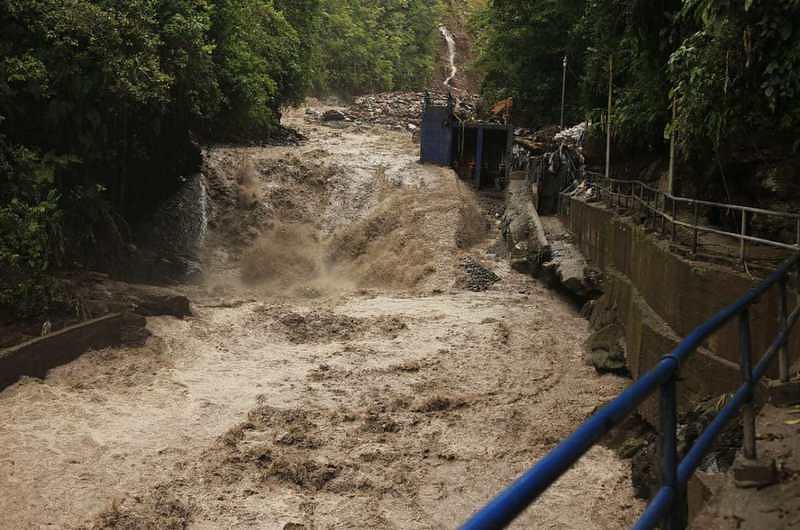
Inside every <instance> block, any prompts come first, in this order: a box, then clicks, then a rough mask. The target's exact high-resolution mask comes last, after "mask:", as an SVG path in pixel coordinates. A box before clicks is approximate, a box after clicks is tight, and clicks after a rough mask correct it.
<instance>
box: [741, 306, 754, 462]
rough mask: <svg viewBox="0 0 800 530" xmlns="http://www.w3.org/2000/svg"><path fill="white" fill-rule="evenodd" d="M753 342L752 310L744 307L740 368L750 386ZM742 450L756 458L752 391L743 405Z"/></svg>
mask: <svg viewBox="0 0 800 530" xmlns="http://www.w3.org/2000/svg"><path fill="white" fill-rule="evenodd" d="M751 355H752V343H751V341H750V310H749V309H744V310H743V311H742V312H741V313H740V314H739V370H740V371H741V373H742V381H743V383H744V385H745V386H746V387H748V388H752V386H753V367H752V359H751ZM742 431H743V439H744V440H743V442H742V451H743V453H744V456H745V458H749V459H751V460H754V459H755V458H756V415H755V411H754V410H753V396H752V393H751V394H750V395H749V396H748V397H747V399H746V400H745V403H744V406H743V407H742Z"/></svg>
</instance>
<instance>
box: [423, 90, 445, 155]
mask: <svg viewBox="0 0 800 530" xmlns="http://www.w3.org/2000/svg"><path fill="white" fill-rule="evenodd" d="M452 115H453V98H452V96H448V98H447V105H444V106H441V105H440V106H437V105H434V104H433V100H432V99H431V96H430V94H428V93H426V94H425V100H424V101H423V109H422V130H421V132H420V161H422V162H427V163H431V164H437V165H440V166H449V165H450V164H452V163H453V124H452Z"/></svg>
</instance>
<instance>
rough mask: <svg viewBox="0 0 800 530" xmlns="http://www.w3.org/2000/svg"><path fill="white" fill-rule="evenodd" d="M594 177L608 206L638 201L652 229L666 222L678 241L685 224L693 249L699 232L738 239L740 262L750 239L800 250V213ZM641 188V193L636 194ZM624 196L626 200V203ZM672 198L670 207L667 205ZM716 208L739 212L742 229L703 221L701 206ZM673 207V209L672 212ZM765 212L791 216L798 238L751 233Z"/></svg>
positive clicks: (593, 180)
mask: <svg viewBox="0 0 800 530" xmlns="http://www.w3.org/2000/svg"><path fill="white" fill-rule="evenodd" d="M589 176H590V178H592V185H593V186H595V187H596V188H597V189H599V190H600V192H601V196H605V197H606V198H607V199H608V201H609V205H610V206H612V207H614V206H624V207H627V208H630V207H631V203H632V202H634V201H635V203H636V204H637V205H638V206H639V207H640V208H643V209H645V210H646V211H647V213H648V218H647V222H648V223H651V224H652V226H653V228H654V229H655V228H657V223H658V222H660V223H661V229H662V231H665V230H664V229H665V225H666V224H667V223H669V224H670V225H671V228H672V230H671V236H672V239H673V240H675V239H676V238H677V228H678V227H683V228H686V229H688V230H689V231H691V232H692V235H693V237H692V249H693V252H695V253H696V252H697V247H698V239H699V237H698V236H699V233H700V232H705V233H712V234H717V235H721V236H725V237H730V238H732V239H735V240H737V241H738V242H739V259H740V261H741V262H745V261H746V252H747V246H746V243H747V242H751V243H758V244H762V245H767V246H771V247H775V248H780V249H786V250H794V251H797V250H800V214H796V213H788V212H778V211H775V210H764V209H762V208H754V207H752V206H741V205H737V204H728V203H719V202H711V201H704V200H700V199H690V198H687V197H678V196H675V195H672V194H670V193H667V192H664V191H661V190H659V189H657V188H654V187H652V186H648V185H647V184H645V183H643V182H641V181H638V180H619V179H613V178H612V179H606V178H605V177H604V176H602V175H599V174H594V173H590V174H589ZM637 191H638V193H637ZM622 199H625V204H624V205H623V203H622ZM668 201H669V203H670V205H671V209H668V208H667V202H668ZM679 204H684V205H687V206H688V207H690V209H691V215H692V217H693V222H687V221H681V220H680V219H679V218H678V205H679ZM701 206H703V207H707V208H717V209H720V210H726V211H737V212H739V214H740V215H739V221H738V223H739V230H738V231H737V232H730V231H727V230H722V229H720V228H714V227H711V226H707V225H702V224H700V219H699V214H700V207H701ZM670 210H671V211H670ZM754 215H764V216H768V217H775V218H783V219H791V220H793V224H794V232H795V241H794V242H792V243H787V242H784V241H775V240H772V239H768V238H765V237H757V236H754V235H752V234H748V226H749V224H748V223H749V222H750V221H752V216H754Z"/></svg>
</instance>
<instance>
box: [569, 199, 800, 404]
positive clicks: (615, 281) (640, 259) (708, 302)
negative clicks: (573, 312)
mask: <svg viewBox="0 0 800 530" xmlns="http://www.w3.org/2000/svg"><path fill="white" fill-rule="evenodd" d="M565 222H566V223H567V224H568V226H569V228H570V231H571V232H572V233H573V234H574V237H575V244H576V245H577V246H578V247H579V248H580V250H581V252H583V254H584V255H585V256H586V258H587V259H588V260H589V261H590V262H592V263H593V264H594V266H596V267H597V268H599V269H601V270H603V271H604V273H605V276H606V284H605V287H604V291H605V293H606V296H604V298H603V299H602V300H600V301H599V302H598V304H599V306H600V307H598V308H597V309H599V310H600V311H612V312H615V313H616V315H617V317H618V318H619V320H620V322H621V323H622V324H623V326H624V328H625V335H626V342H627V347H628V351H627V355H628V364H629V367H630V370H631V373H632V375H633V376H634V377H638V376H640V375H642V374H644V373H645V372H646V371H647V370H649V369H650V368H652V367H653V366H654V365H655V364H656V363H657V362H658V360H659V359H660V357H661V356H662V355H664V354H665V353H668V352H669V351H670V350H671V349H672V348H673V347H674V346H675V345H676V344H677V341H678V340H679V337H683V336H686V335H687V334H688V333H689V332H691V331H692V330H693V329H694V328H695V327H697V326H698V325H700V324H702V323H703V322H704V321H706V320H707V319H708V318H709V317H711V316H712V315H714V314H715V313H717V312H718V311H719V310H721V309H722V308H724V307H725V306H727V305H729V304H731V303H732V302H734V301H735V300H737V299H738V298H739V297H741V296H742V295H743V294H745V293H746V292H747V291H748V290H749V289H751V288H753V287H754V286H755V285H756V283H757V282H756V281H755V280H751V279H750V278H748V277H746V276H744V275H743V274H740V273H737V272H735V271H731V270H728V269H724V268H722V267H719V266H715V265H709V264H705V263H694V262H691V261H689V260H686V259H684V258H682V257H680V256H677V255H676V254H674V253H672V252H671V251H670V250H669V246H668V245H669V244H668V242H666V241H663V240H661V239H659V238H658V236H654V235H652V234H648V233H647V232H646V231H645V229H644V228H643V227H642V226H640V225H637V224H634V223H633V222H632V221H631V220H630V219H627V218H620V217H617V216H615V215H614V214H613V212H610V211H608V210H606V209H605V208H603V207H602V206H599V205H596V204H587V203H585V202H582V201H578V200H574V199H573V200H571V204H570V208H569V213H568V214H567V219H566V220H565ZM791 298H793V297H792V296H791V295H790V304H791V303H792V300H791ZM778 303H779V301H778V292H777V290H776V289H773V290H772V291H771V292H769V293H768V294H767V295H765V296H764V297H763V299H762V300H761V301H760V302H759V303H758V304H757V305H755V306H754V307H753V308H752V309H751V322H752V339H753V351H754V357H755V358H756V359H758V358H760V357H761V355H762V354H763V352H764V351H766V349H767V348H768V346H769V344H770V342H771V341H772V340H773V339H774V337H775V334H776V333H777V327H778V324H777V311H778ZM790 350H791V352H793V361H796V360H797V359H798V353H800V334H798V333H794V334H793V335H792V337H791V343H790ZM738 363H739V336H738V328H737V323H736V322H731V323H729V324H727V325H726V326H725V327H723V328H722V329H720V330H719V331H718V332H717V333H716V334H714V336H713V337H711V339H710V340H709V341H708V343H707V344H706V345H705V348H704V349H703V350H701V351H700V352H698V354H697V355H695V356H694V357H693V358H692V360H691V361H689V363H688V365H687V366H685V367H684V368H683V369H682V372H681V373H682V379H683V380H682V382H681V387H682V388H681V391H682V392H684V393H689V394H697V396H698V397H699V396H701V395H704V396H715V395H719V394H721V393H723V392H730V391H731V390H733V389H735V388H737V387H738V386H739V384H741V381H740V378H739V372H738ZM767 375H768V377H773V378H774V377H777V363H775V365H774V366H772V368H771V371H770V372H768V374H767ZM682 401H683V400H682ZM653 405H654V402H653V401H651V402H650V403H649V404H648V406H647V407H646V409H649V410H648V411H647V412H649V413H647V414H646V416H651V414H650V413H654V412H655V410H654V408H653ZM648 419H649V418H648Z"/></svg>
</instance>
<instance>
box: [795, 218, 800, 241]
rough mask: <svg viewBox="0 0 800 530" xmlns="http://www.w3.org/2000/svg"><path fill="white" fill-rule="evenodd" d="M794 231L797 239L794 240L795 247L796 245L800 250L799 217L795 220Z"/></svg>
mask: <svg viewBox="0 0 800 530" xmlns="http://www.w3.org/2000/svg"><path fill="white" fill-rule="evenodd" d="M796 229H797V238H796V239H795V245H797V246H798V248H800V217H798V218H797V226H796Z"/></svg>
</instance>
